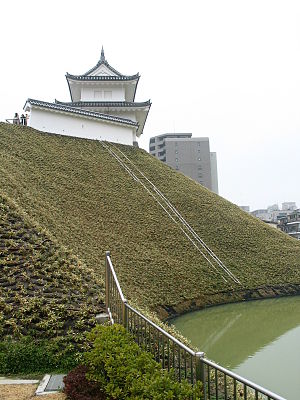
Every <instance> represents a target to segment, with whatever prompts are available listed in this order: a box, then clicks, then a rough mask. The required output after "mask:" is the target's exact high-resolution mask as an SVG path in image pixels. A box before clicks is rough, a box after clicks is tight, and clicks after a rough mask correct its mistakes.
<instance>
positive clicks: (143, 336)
mask: <svg viewBox="0 0 300 400" xmlns="http://www.w3.org/2000/svg"><path fill="white" fill-rule="evenodd" d="M105 282H106V308H107V310H108V313H109V315H110V318H111V321H112V323H114V321H115V320H116V321H117V322H119V323H121V324H123V325H124V326H125V328H126V329H127V330H128V331H129V332H131V333H132V334H133V335H134V336H135V338H136V341H137V343H138V344H139V345H142V346H143V347H145V348H146V349H147V350H149V351H151V352H152V353H154V356H155V358H156V360H157V361H158V362H160V363H161V364H162V367H163V368H165V369H168V370H170V369H171V368H172V369H173V370H174V373H175V377H176V378H177V379H178V380H179V381H181V380H182V379H187V380H189V381H190V382H191V383H192V384H194V383H195V382H197V381H200V382H202V384H203V394H204V400H210V399H216V400H221V399H227V398H231V399H233V400H238V399H240V398H241V397H240V393H242V392H243V398H244V399H245V400H247V399H249V400H250V399H251V400H252V399H255V400H258V399H261V398H262V397H261V395H263V396H267V398H268V400H286V399H284V398H283V397H281V396H279V395H277V394H275V393H273V392H271V391H270V390H268V389H265V388H263V387H262V386H260V385H257V384H256V383H254V382H252V381H250V380H248V379H246V378H243V377H241V376H239V375H237V374H236V373H234V372H232V371H230V370H228V369H226V368H224V367H222V366H220V365H218V364H216V363H215V362H213V361H210V360H208V359H206V358H205V357H204V356H205V354H204V353H203V352H195V351H194V350H192V349H190V348H189V347H188V346H186V345H185V344H184V343H181V342H180V340H178V339H176V338H175V337H174V336H173V335H171V334H170V333H168V332H166V331H165V330H164V329H163V328H161V327H160V326H158V325H156V324H155V323H154V322H153V321H151V320H150V319H149V318H147V317H146V316H145V315H143V314H142V313H141V312H139V311H138V310H136V309H135V308H134V307H132V306H131V305H130V304H128V302H127V300H126V298H125V297H124V295H123V292H122V289H121V286H120V283H119V280H118V277H117V274H116V272H115V270H114V267H113V264H112V261H111V258H110V252H109V251H107V252H106V256H105ZM151 328H153V331H152V332H151ZM170 341H171V345H170ZM218 372H219V373H220V374H223V379H221V377H219V375H218ZM229 379H231V380H232V385H231V386H230V385H229V383H228V380H229ZM249 391H250V393H249ZM228 395H229V397H228ZM231 395H232V397H231ZM223 396H224V397H223Z"/></svg>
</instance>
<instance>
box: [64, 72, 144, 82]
mask: <svg viewBox="0 0 300 400" xmlns="http://www.w3.org/2000/svg"><path fill="white" fill-rule="evenodd" d="M139 78H140V75H139V73H137V74H135V75H130V76H124V75H122V76H112V75H101V76H98V75H72V74H69V73H68V72H67V73H66V79H67V81H69V80H71V81H72V80H73V81H82V82H95V81H104V82H105V81H112V82H122V81H135V80H136V81H138V80H139Z"/></svg>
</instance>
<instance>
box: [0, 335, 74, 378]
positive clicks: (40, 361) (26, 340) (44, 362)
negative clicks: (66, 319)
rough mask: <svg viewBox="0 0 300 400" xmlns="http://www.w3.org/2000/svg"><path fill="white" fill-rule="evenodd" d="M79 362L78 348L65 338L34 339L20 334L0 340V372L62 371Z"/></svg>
mask: <svg viewBox="0 0 300 400" xmlns="http://www.w3.org/2000/svg"><path fill="white" fill-rule="evenodd" d="M79 361H80V354H79V353H78V350H77V349H76V347H75V346H74V345H73V344H71V343H69V342H68V340H67V339H65V338H55V339H51V340H33V339H32V338H31V337H23V338H21V339H19V340H17V341H16V340H11V339H10V340H9V339H6V340H5V341H2V342H0V373H1V374H19V373H37V372H42V373H44V372H53V371H57V372H64V371H66V370H70V369H72V368H74V367H75V366H76V365H77V364H78V362H79Z"/></svg>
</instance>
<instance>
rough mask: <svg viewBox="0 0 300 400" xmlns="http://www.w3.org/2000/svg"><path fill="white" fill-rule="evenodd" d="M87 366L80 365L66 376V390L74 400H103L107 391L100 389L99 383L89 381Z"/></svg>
mask: <svg viewBox="0 0 300 400" xmlns="http://www.w3.org/2000/svg"><path fill="white" fill-rule="evenodd" d="M87 370H88V369H87V367H86V366H84V365H79V366H78V367H76V368H75V369H74V370H73V371H71V372H69V373H68V375H67V376H65V377H64V384H65V387H64V392H65V393H66V395H67V396H68V398H70V399H72V400H103V399H106V398H107V397H106V395H105V393H103V391H101V390H100V387H99V384H98V383H96V382H91V381H88V380H87V378H86V373H87Z"/></svg>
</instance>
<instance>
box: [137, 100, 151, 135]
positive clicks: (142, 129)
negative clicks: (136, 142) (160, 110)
mask: <svg viewBox="0 0 300 400" xmlns="http://www.w3.org/2000/svg"><path fill="white" fill-rule="evenodd" d="M149 103H150V104H149V108H148V110H147V114H146V118H145V120H144V123H143V126H142V127H141V131H140V133H137V134H136V136H137V137H140V136H141V135H142V134H143V132H144V128H145V124H146V121H147V118H148V115H149V111H150V108H151V105H152V103H151V100H149ZM138 131H139V128H138Z"/></svg>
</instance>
